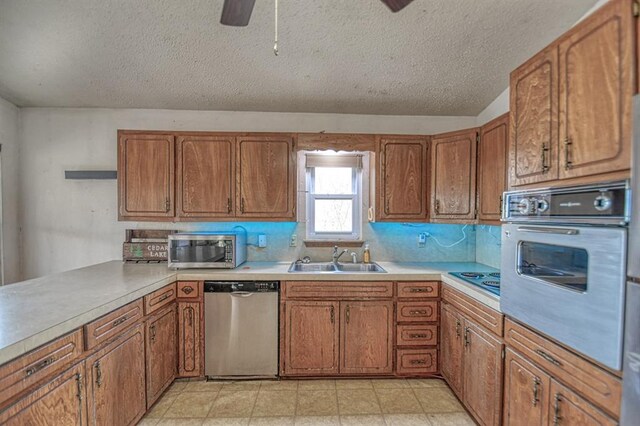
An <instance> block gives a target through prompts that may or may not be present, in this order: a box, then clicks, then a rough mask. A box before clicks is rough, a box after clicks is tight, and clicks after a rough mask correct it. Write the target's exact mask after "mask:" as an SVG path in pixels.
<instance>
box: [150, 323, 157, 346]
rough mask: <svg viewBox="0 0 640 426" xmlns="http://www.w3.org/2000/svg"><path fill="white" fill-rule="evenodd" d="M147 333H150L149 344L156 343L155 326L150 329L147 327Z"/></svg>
mask: <svg viewBox="0 0 640 426" xmlns="http://www.w3.org/2000/svg"><path fill="white" fill-rule="evenodd" d="M149 331H150V332H151V343H155V342H156V325H155V324H153V325H152V326H151V327H149Z"/></svg>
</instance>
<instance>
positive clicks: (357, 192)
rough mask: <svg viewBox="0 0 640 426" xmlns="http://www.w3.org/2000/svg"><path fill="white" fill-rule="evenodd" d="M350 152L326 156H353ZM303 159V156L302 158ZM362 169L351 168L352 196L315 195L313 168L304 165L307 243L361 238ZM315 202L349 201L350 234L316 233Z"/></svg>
mask: <svg viewBox="0 0 640 426" xmlns="http://www.w3.org/2000/svg"><path fill="white" fill-rule="evenodd" d="M353 154H354V153H352V152H348V153H347V152H342V153H340V152H338V153H335V154H327V155H336V156H338V155H353ZM357 154H361V153H357ZM303 158H304V156H303ZM363 175H364V172H363V168H355V167H353V168H352V178H351V179H352V181H351V182H352V188H354V193H353V194H315V193H314V186H315V167H306V165H305V186H306V187H305V192H306V206H305V207H306V221H307V226H306V239H307V240H309V241H358V240H360V239H361V238H362V222H363V220H362V214H363V213H362V211H363V203H362V198H363V194H362V192H363ZM315 200H351V201H352V207H351V208H352V210H351V212H352V227H351V232H316V230H315Z"/></svg>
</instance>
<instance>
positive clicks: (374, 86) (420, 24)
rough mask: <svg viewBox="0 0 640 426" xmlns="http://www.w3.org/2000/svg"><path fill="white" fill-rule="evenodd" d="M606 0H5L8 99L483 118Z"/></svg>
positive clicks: (3, 58) (2, 52)
mask: <svg viewBox="0 0 640 426" xmlns="http://www.w3.org/2000/svg"><path fill="white" fill-rule="evenodd" d="M595 3H596V0H562V1H558V0H534V1H532V0H415V1H414V2H413V3H412V4H410V5H409V6H408V7H407V8H406V9H404V10H403V11H401V12H399V13H396V14H393V13H391V12H390V11H389V10H388V9H387V8H386V7H385V6H384V5H383V4H382V3H381V2H380V1H378V0H343V1H339V0H280V5H279V8H280V15H279V19H280V56H278V57H275V56H274V54H273V51H272V48H273V35H274V34H273V1H272V0H258V1H256V6H255V9H254V11H253V15H252V17H251V22H250V23H249V26H248V27H245V28H234V27H225V26H222V25H220V24H219V23H218V22H219V18H220V12H221V10H222V0H146V1H141V0H0V97H4V98H5V99H7V100H9V101H12V102H14V103H15V104H17V105H18V106H52V107H123V108H124V107H126V108H168V109H194V110H241V111H283V112H333V113H362V114H403V115H476V114H478V113H479V112H480V111H481V110H482V109H483V108H484V107H486V106H487V105H488V104H489V103H490V102H491V101H492V100H493V99H494V98H495V97H496V96H497V95H498V94H500V93H501V92H502V91H503V90H504V89H505V88H506V87H507V85H508V75H509V72H510V71H511V70H512V69H513V68H515V67H516V66H517V65H519V64H520V63H522V62H523V61H524V60H526V59H527V58H528V57H530V56H531V55H532V54H533V53H535V52H536V51H538V50H539V49H541V48H542V47H544V46H545V45H546V44H547V43H549V42H550V41H551V40H553V39H554V38H556V37H557V36H558V35H559V34H561V33H562V32H564V31H565V30H566V29H568V28H569V27H570V26H571V25H572V24H573V23H574V22H576V21H577V20H578V19H579V18H580V17H581V16H582V15H583V14H584V13H585V12H586V11H587V10H588V9H589V8H590V7H591V6H593V4H595Z"/></svg>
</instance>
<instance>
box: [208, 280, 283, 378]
mask: <svg viewBox="0 0 640 426" xmlns="http://www.w3.org/2000/svg"><path fill="white" fill-rule="evenodd" d="M279 289H280V283H279V282H278V281H205V282H204V318H205V324H204V333H205V363H204V370H205V375H206V376H207V377H212V378H234V379H238V378H247V379H248V378H256V377H274V376H277V375H278V292H279Z"/></svg>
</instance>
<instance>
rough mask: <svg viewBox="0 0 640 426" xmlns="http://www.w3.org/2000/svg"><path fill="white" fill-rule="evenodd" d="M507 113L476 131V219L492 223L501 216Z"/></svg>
mask: <svg viewBox="0 0 640 426" xmlns="http://www.w3.org/2000/svg"><path fill="white" fill-rule="evenodd" d="M508 139H509V114H504V115H503V116H501V117H498V118H496V119H495V120H493V121H491V122H489V123H487V124H485V125H484V126H482V127H481V129H480V143H479V145H478V219H480V221H481V222H491V223H496V222H499V221H500V216H501V213H502V193H503V192H504V191H505V190H506V189H507V146H508Z"/></svg>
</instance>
